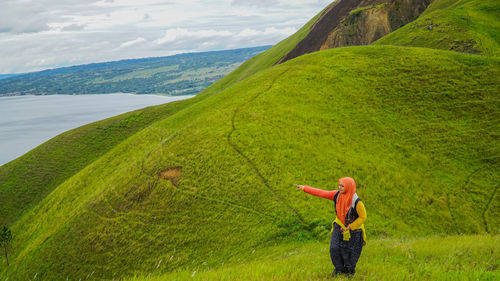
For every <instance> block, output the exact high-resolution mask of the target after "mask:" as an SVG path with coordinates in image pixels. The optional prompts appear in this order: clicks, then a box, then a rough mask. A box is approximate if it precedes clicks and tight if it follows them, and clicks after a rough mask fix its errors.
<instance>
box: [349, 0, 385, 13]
mask: <svg viewBox="0 0 500 281" xmlns="http://www.w3.org/2000/svg"><path fill="white" fill-rule="evenodd" d="M386 5H387V2H385V3H382V4H378V5H371V6H364V7H359V8H356V9H354V10H352V11H350V12H349V15H358V14H359V13H360V12H362V11H364V10H369V9H376V10H379V9H382V8H383V7H385V6H386Z"/></svg>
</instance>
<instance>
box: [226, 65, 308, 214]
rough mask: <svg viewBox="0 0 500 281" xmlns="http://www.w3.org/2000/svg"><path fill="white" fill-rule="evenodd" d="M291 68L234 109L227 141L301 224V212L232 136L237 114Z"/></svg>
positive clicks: (269, 88)
mask: <svg viewBox="0 0 500 281" xmlns="http://www.w3.org/2000/svg"><path fill="white" fill-rule="evenodd" d="M289 70H290V69H286V70H285V71H283V72H282V73H281V74H280V75H278V76H277V77H276V78H274V79H273V80H272V81H271V83H270V85H269V87H267V89H265V90H264V91H262V92H259V93H258V94H256V95H255V96H254V97H252V98H251V99H250V100H248V101H247V102H245V103H243V104H241V105H240V106H239V107H237V108H236V109H235V110H234V114H233V116H232V118H231V131H230V132H229V134H228V135H227V142H228V144H229V146H231V147H232V148H233V149H234V150H235V151H236V152H237V153H238V154H239V155H240V156H241V157H242V158H243V159H245V161H246V162H247V163H248V164H249V165H250V167H252V169H253V170H254V172H255V173H256V174H257V176H258V177H259V178H260V180H261V181H262V183H264V186H265V187H266V188H267V189H268V190H269V191H270V192H271V193H272V194H273V196H274V197H276V199H278V201H279V202H281V203H282V204H283V205H285V206H286V207H287V208H288V209H289V210H290V211H291V212H292V213H294V214H295V216H296V217H297V219H298V220H299V222H300V223H301V224H304V219H303V218H302V216H301V215H300V214H299V212H298V211H297V210H296V209H295V208H294V207H292V206H291V205H290V204H288V203H287V202H286V200H285V199H284V198H283V197H281V196H280V195H279V194H278V193H277V192H276V191H275V190H274V189H273V188H271V186H270V185H269V182H268V180H267V179H266V178H265V177H264V176H263V175H262V173H261V172H260V171H259V169H258V168H257V165H255V163H254V162H253V161H252V160H251V159H250V158H249V157H248V156H246V155H245V154H243V152H242V151H241V150H240V149H239V148H238V147H237V146H236V144H234V143H233V142H232V141H231V136H232V135H233V133H234V131H236V126H235V125H234V120H235V118H236V115H237V114H238V113H239V112H240V111H241V109H242V108H243V107H244V106H246V105H248V104H250V103H251V102H253V101H254V100H256V99H257V98H258V97H260V96H261V95H262V94H264V93H266V92H268V91H269V90H271V88H272V87H273V85H274V83H275V82H276V80H278V78H280V77H281V76H282V75H283V74H285V73H287V72H288V71H289Z"/></svg>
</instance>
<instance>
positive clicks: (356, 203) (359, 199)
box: [354, 198, 361, 210]
mask: <svg viewBox="0 0 500 281" xmlns="http://www.w3.org/2000/svg"><path fill="white" fill-rule="evenodd" d="M359 201H361V198H358V199H356V202H354V210H356V206H358V202H359Z"/></svg>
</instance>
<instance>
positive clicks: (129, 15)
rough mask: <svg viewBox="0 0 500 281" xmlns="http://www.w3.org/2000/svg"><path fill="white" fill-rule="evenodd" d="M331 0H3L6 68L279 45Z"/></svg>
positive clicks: (1, 60) (0, 15) (1, 58)
mask: <svg viewBox="0 0 500 281" xmlns="http://www.w3.org/2000/svg"><path fill="white" fill-rule="evenodd" d="M332 1H333V0H208V1H201V0H182V1H180V0H179V1H177V0H163V1H162V0H142V1H139V0H99V1H97V0H66V1H63V0H0V2H1V4H2V5H1V8H0V74H6V73H23V72H30V71H37V70H42V69H47V68H55V67H60V66H68V65H76V64H84V63H90V62H103V61H113V60H120V59H127V58H143V57H158V56H168V55H173V54H177V53H186V52H198V51H212V50H223V49H234V48H242V47H253V46H262V45H273V44H276V43H278V42H279V41H280V40H282V39H284V38H286V37H288V36H289V35H291V34H293V33H294V32H295V31H297V30H298V29H299V28H300V27H302V25H304V24H305V23H306V22H307V21H308V20H309V19H310V18H312V17H313V16H314V15H316V14H317V13H319V12H320V11H321V10H322V9H323V8H324V7H326V6H327V5H328V4H329V3H330V2H332Z"/></svg>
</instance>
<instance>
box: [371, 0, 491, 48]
mask: <svg viewBox="0 0 500 281" xmlns="http://www.w3.org/2000/svg"><path fill="white" fill-rule="evenodd" d="M429 26H432V27H433V28H432V30H429V28H428V27H429ZM373 44H381V45H399V46H414V47H426V48H433V49H443V50H452V51H458V52H465V53H476V54H484V55H488V56H497V57H498V56H500V2H499V1H497V0H435V1H434V2H433V3H432V4H431V5H430V6H429V8H428V9H427V10H426V11H425V12H424V14H423V15H421V16H420V17H419V18H418V19H417V20H415V21H414V22H412V23H410V24H407V25H406V26H404V27H402V28H400V29H398V30H396V31H395V32H393V33H391V34H389V35H387V36H385V37H383V38H381V39H379V40H378V41H376V42H375V43H373Z"/></svg>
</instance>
